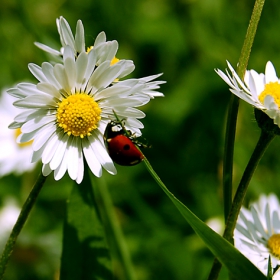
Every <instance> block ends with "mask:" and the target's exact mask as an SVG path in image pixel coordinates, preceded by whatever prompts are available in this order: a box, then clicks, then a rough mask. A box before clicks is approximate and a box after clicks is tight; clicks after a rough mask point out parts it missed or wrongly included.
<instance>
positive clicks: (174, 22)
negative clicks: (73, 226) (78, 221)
mask: <svg viewBox="0 0 280 280" xmlns="http://www.w3.org/2000/svg"><path fill="white" fill-rule="evenodd" d="M253 5H254V1H253V0H249V1H244V0H236V1H229V0H142V1H137V0H124V1H114V0H104V1H92V0H84V1H74V0H69V1H67V0H41V1H36V0H25V1H23V0H22V1H19V0H18V1H17V0H1V3H0V38H1V43H0V61H1V75H0V88H1V89H4V88H7V87H12V86H13V85H14V84H15V83H18V82H21V81H34V80H33V77H32V75H31V74H30V73H29V71H28V68H27V64H28V63H29V62H34V63H37V64H39V65H40V64H41V63H42V62H43V61H45V60H46V59H48V57H47V56H46V55H45V54H44V53H43V52H42V51H41V50H39V49H37V48H36V47H35V46H34V44H33V43H34V41H38V42H42V43H45V44H49V45H52V46H53V47H56V48H59V44H58V43H59V41H58V40H59V36H58V34H57V29H56V24H55V19H56V18H57V17H59V16H60V15H62V16H64V17H65V18H66V19H67V20H68V22H69V23H70V25H71V27H72V30H73V31H74V30H75V26H76V22H77V20H78V19H81V20H82V21H83V24H84V27H85V36H86V44H87V46H90V45H91V44H92V43H93V42H94V39H95V37H96V35H97V34H98V33H99V32H100V31H103V30H104V31H105V32H106V34H107V39H108V40H113V39H116V40H117V41H118V42H119V51H118V57H119V58H126V59H132V60H133V61H134V62H135V65H136V70H135V71H134V73H133V77H136V78H140V77H143V76H148V75H151V74H157V73H164V74H163V76H162V79H163V80H166V81H167V84H165V85H163V86H162V92H163V93H164V94H165V97H164V98H158V99H156V100H152V101H151V102H150V103H149V104H148V105H146V106H145V107H143V108H142V109H143V111H144V112H145V113H146V114H147V117H146V118H145V119H144V120H143V123H144V125H145V129H144V130H143V135H144V137H145V138H147V139H148V140H149V142H150V143H151V144H152V146H153V147H152V148H151V149H147V150H145V151H144V152H145V154H146V156H147V157H148V159H149V160H150V162H151V164H152V166H153V167H154V169H155V170H156V171H157V172H158V174H159V176H160V177H161V179H162V180H163V181H164V182H165V184H166V185H167V187H168V188H169V189H170V191H171V192H173V193H174V194H175V195H176V196H177V197H178V198H179V199H180V200H181V201H182V202H183V203H184V204H186V205H187V206H188V207H189V208H190V209H191V210H192V211H193V212H194V213H195V214H196V215H197V216H198V217H200V218H201V219H202V220H203V221H207V220H209V219H211V218H213V217H218V218H219V219H221V220H222V215H223V201H222V189H221V172H222V157H223V143H224V127H225V116H226V112H227V106H228V101H229V98H230V92H229V91H228V86H227V85H226V84H225V83H224V82H223V81H222V80H221V79H220V78H219V77H218V76H217V75H216V74H215V72H214V68H220V69H222V70H223V69H225V67H226V60H229V61H230V62H231V63H232V65H234V66H235V65H236V63H237V61H238V57H239V54H240V50H241V47H242V43H243V39H244V36H245V33H246V29H247V25H248V22H249V19H250V16H251V11H252V8H253ZM279 18H280V9H279V3H278V1H277V0H271V1H267V3H266V4H265V6H264V10H263V15H262V18H261V21H260V26H259V29H258V31H257V35H256V39H255V44H254V46H253V50H252V55H251V58H250V62H249V68H254V69H255V70H257V71H258V72H263V71H264V68H265V64H266V62H267V61H268V60H271V61H272V62H273V64H274V66H275V67H276V69H280V56H279V51H280V44H279V40H280V37H279V24H280V23H279ZM279 71H280V70H279ZM279 73H280V72H279ZM258 136H259V129H258V127H257V124H256V122H255V120H254V115H253V110H252V108H251V106H249V105H248V104H245V102H243V101H242V102H241V104H240V114H239V119H238V128H237V139H236V148H235V164H234V186H235V187H236V185H237V184H238V182H239V180H240V176H241V175H242V172H243V170H244V168H245V166H246V164H247V161H248V159H249V157H250V155H251V152H252V150H253V149H254V146H255V144H256V142H257V139H258ZM279 149H280V142H279V140H278V139H275V140H274V142H273V143H272V144H271V145H270V147H269V149H268V150H267V152H266V154H265V156H264V158H263V159H262V161H261V163H260V165H259V167H258V169H257V171H256V173H255V175H254V177H253V179H252V182H251V184H250V188H249V192H248V195H247V197H246V203H248V201H250V200H251V199H256V198H258V196H259V194H260V193H269V192H275V193H276V194H277V195H279V194H280V191H279V185H280V172H279V171H280V160H279V155H278V152H277V151H279ZM39 170H40V166H38V168H37V169H36V170H35V171H33V172H30V173H28V174H25V175H24V176H14V175H10V176H5V177H3V178H1V181H0V203H1V204H2V205H3V203H4V201H5V199H6V198H7V197H14V198H15V199H16V201H17V203H18V205H19V206H21V205H22V203H23V202H24V201H25V199H26V197H27V195H28V193H29V190H30V187H31V186H32V184H33V182H34V181H35V179H36V176H37V174H38V173H39ZM104 178H105V180H106V182H107V184H108V187H109V189H110V193H111V195H112V199H113V201H114V205H115V209H116V213H117V215H118V217H119V221H120V223H121V226H122V229H123V231H124V234H125V237H126V241H127V244H128V247H129V250H130V252H131V256H132V261H133V264H134V268H135V271H136V275H137V279H139V280H148V279H162V280H163V279H168V280H170V279H176V280H181V279H197V280H199V279H206V277H207V275H208V273H209V270H210V267H211V264H212V260H213V255H212V254H211V252H210V251H209V250H208V249H207V248H206V247H205V245H204V244H203V242H202V241H201V240H200V239H199V238H198V237H197V236H196V235H195V234H194V233H193V231H192V229H191V228H190V226H189V225H188V224H187V223H186V221H185V220H184V219H183V218H182V217H181V215H180V214H179V212H178V211H177V210H176V209H175V207H174V206H173V205H172V203H171V202H170V200H169V199H168V198H167V197H166V195H165V194H164V193H163V192H162V190H161V189H160V188H159V187H158V186H157V184H156V183H155V182H154V181H153V179H152V178H151V177H150V176H149V174H148V172H147V171H146V169H145V167H144V164H140V165H137V166H135V167H120V166H118V175H116V176H110V175H108V174H106V172H104V176H103V177H102V180H103V179H104ZM71 186H72V182H71V180H70V179H69V177H68V175H66V176H64V178H63V179H62V180H61V181H59V182H56V181H55V180H54V179H53V176H52V175H51V176H49V178H48V180H47V183H46V185H45V186H44V188H43V190H42V192H41V193H40V196H39V199H38V201H37V203H36V206H35V209H33V211H32V214H31V217H30V219H29V220H28V223H27V225H26V226H25V228H24V230H23V231H22V234H21V236H20V238H19V240H18V244H17V247H16V250H15V252H14V254H13V256H12V260H11V263H10V264H9V266H8V269H7V273H6V277H5V279H7V280H14V279H23V280H25V279H28V280H32V279H58V272H59V266H60V253H61V240H62V221H63V218H64V215H65V202H66V199H67V197H68V196H69V193H70V190H71ZM0 231H1V229H0ZM0 243H1V244H3V243H4V239H3V240H1V241H0ZM2 246H3V245H2ZM114 274H115V278H114V279H124V276H123V271H122V268H121V266H120V264H119V262H118V259H117V257H114ZM226 278H227V274H226V272H225V271H223V272H222V274H221V277H220V279H226Z"/></svg>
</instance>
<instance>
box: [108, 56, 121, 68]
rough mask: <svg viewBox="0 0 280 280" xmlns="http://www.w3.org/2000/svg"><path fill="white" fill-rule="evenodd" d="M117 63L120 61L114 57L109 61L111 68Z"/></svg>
mask: <svg viewBox="0 0 280 280" xmlns="http://www.w3.org/2000/svg"><path fill="white" fill-rule="evenodd" d="M119 61H120V60H119V59H118V58H116V57H114V58H113V59H112V60H111V63H110V65H111V66H112V65H114V64H116V63H117V62H119Z"/></svg>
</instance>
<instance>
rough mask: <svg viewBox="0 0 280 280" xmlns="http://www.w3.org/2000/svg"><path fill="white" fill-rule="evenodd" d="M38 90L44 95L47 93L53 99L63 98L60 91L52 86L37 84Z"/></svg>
mask: <svg viewBox="0 0 280 280" xmlns="http://www.w3.org/2000/svg"><path fill="white" fill-rule="evenodd" d="M37 88H38V90H40V91H42V92H44V93H47V94H49V95H50V96H52V97H56V98H58V99H59V98H60V97H61V95H60V93H59V91H58V90H57V89H56V88H55V87H54V86H53V85H52V84H49V83H39V84H37Z"/></svg>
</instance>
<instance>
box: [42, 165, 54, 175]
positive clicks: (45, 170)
mask: <svg viewBox="0 0 280 280" xmlns="http://www.w3.org/2000/svg"><path fill="white" fill-rule="evenodd" d="M42 173H43V175H44V176H45V177H46V176H49V175H50V174H51V173H52V170H51V169H50V166H49V165H48V164H43V167H42Z"/></svg>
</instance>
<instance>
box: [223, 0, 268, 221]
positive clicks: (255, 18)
mask: <svg viewBox="0 0 280 280" xmlns="http://www.w3.org/2000/svg"><path fill="white" fill-rule="evenodd" d="M264 2H265V0H256V2H255V5H254V8H253V11H252V15H251V20H250V23H249V26H248V29H247V33H246V36H245V40H244V43H243V46H242V50H241V54H240V57H239V61H238V65H237V74H238V75H239V77H241V78H243V77H244V75H245V71H246V68H247V65H248V61H249V57H250V53H251V49H252V45H253V42H254V38H255V34H256V31H257V26H258V23H259V20H260V17H261V13H262V9H263V5H264ZM238 107H239V99H238V97H237V96H235V95H233V94H232V95H231V99H230V104H229V110H228V117H227V125H226V135H225V149H224V161H223V193H224V216H225V221H226V220H227V217H228V214H229V211H230V209H231V202H232V167H233V153H234V138H235V130H236V121H237V114H238Z"/></svg>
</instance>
